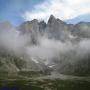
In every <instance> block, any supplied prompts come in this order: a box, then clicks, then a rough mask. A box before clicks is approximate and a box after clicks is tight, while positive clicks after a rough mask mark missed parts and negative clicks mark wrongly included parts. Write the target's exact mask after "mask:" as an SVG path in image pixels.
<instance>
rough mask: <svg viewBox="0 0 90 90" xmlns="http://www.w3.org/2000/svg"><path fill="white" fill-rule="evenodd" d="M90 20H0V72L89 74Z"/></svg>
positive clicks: (51, 17) (52, 18)
mask: <svg viewBox="0 0 90 90" xmlns="http://www.w3.org/2000/svg"><path fill="white" fill-rule="evenodd" d="M89 28H90V23H87V22H80V23H78V24H75V25H74V24H67V23H65V22H63V21H61V20H60V19H57V18H55V17H54V16H53V15H51V16H50V18H49V20H48V22H47V23H46V22H44V21H38V20H36V19H34V20H32V21H26V22H24V23H22V24H21V25H20V26H17V27H14V26H13V25H11V24H10V23H9V22H4V23H0V73H2V72H3V73H10V74H17V73H19V72H30V71H34V72H37V71H38V72H40V71H41V72H44V73H48V74H50V73H51V72H58V73H62V74H72V75H77V76H78V75H79V76H89V75H90V59H89V58H90V47H89V45H90V30H89Z"/></svg>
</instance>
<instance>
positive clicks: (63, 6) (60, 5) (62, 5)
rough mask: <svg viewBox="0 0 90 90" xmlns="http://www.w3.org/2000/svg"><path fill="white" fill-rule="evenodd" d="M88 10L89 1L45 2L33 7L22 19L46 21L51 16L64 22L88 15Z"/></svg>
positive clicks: (56, 0)
mask: <svg viewBox="0 0 90 90" xmlns="http://www.w3.org/2000/svg"><path fill="white" fill-rule="evenodd" d="M89 8H90V0H83V1H82V0H74V1H73V0H46V1H44V2H43V3H41V4H38V5H35V6H34V9H33V10H32V11H26V12H25V13H24V15H22V17H23V18H24V20H26V21H28V20H32V19H35V18H36V19H38V20H42V19H44V20H45V21H47V20H48V18H49V16H50V15H51V14H53V15H54V16H56V17H58V18H60V19H61V20H66V19H72V18H74V17H76V16H79V15H83V14H87V13H90V9H89Z"/></svg>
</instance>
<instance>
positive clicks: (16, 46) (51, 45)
mask: <svg viewBox="0 0 90 90" xmlns="http://www.w3.org/2000/svg"><path fill="white" fill-rule="evenodd" d="M73 37H74V36H73ZM31 38H32V37H31V35H30V34H21V32H20V31H19V30H17V29H15V28H11V29H9V30H1V31H0V47H3V48H4V49H5V50H6V51H8V52H9V53H14V54H15V55H17V56H20V57H23V56H25V57H26V58H28V60H32V61H33V59H32V58H35V59H36V61H34V62H35V63H37V62H42V63H44V64H45V65H53V64H55V63H56V62H61V61H62V62H63V63H64V64H67V63H69V62H70V63H75V62H77V61H78V60H81V58H85V57H86V56H87V55H88V54H90V47H89V46H90V39H89V38H84V39H81V40H80V41H78V42H76V43H73V42H72V41H70V40H66V41H64V42H63V41H61V40H56V39H54V38H48V36H39V37H38V38H37V41H38V43H37V44H32V39H31ZM25 60H27V59H25ZM63 63H61V64H63Z"/></svg>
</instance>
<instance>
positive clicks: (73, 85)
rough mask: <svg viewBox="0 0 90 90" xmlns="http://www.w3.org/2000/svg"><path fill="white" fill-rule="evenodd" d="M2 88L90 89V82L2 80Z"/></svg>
mask: <svg viewBox="0 0 90 90" xmlns="http://www.w3.org/2000/svg"><path fill="white" fill-rule="evenodd" d="M0 88H17V90H90V82H87V81H80V80H59V79H54V80H50V79H26V80H24V79H22V80H21V79H17V80H0Z"/></svg>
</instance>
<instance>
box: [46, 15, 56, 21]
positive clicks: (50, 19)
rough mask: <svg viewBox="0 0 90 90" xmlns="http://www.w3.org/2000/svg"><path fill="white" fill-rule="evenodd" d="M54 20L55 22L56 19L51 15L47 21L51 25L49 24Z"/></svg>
mask: <svg viewBox="0 0 90 90" xmlns="http://www.w3.org/2000/svg"><path fill="white" fill-rule="evenodd" d="M54 20H56V18H55V17H54V16H53V15H51V16H50V18H49V20H48V23H51V22H53V21H54Z"/></svg>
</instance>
